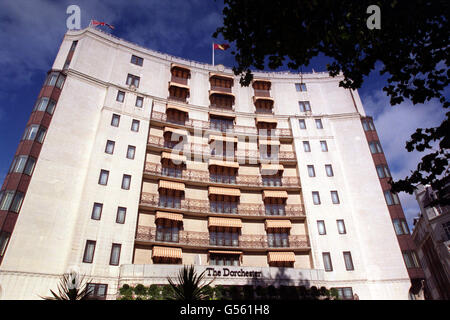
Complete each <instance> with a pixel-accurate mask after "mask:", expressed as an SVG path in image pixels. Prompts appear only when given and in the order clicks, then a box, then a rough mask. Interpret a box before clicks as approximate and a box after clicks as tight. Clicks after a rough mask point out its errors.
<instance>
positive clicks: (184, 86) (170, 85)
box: [169, 81, 189, 90]
mask: <svg viewBox="0 0 450 320" xmlns="http://www.w3.org/2000/svg"><path fill="white" fill-rule="evenodd" d="M169 87H179V88H183V89H187V90H189V86H187V85H185V84H181V83H178V82H173V81H169Z"/></svg>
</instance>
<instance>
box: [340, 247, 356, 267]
mask: <svg viewBox="0 0 450 320" xmlns="http://www.w3.org/2000/svg"><path fill="white" fill-rule="evenodd" d="M343 254H344V262H345V269H346V270H347V271H352V270H355V269H354V267H353V260H352V254H351V253H350V251H344V252H343Z"/></svg>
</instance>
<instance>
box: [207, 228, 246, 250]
mask: <svg viewBox="0 0 450 320" xmlns="http://www.w3.org/2000/svg"><path fill="white" fill-rule="evenodd" d="M209 244H210V245H212V246H227V247H238V246H239V232H238V231H237V229H236V228H211V230H210V231H209Z"/></svg>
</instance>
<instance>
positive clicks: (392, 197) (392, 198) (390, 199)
mask: <svg viewBox="0 0 450 320" xmlns="http://www.w3.org/2000/svg"><path fill="white" fill-rule="evenodd" d="M384 198H385V199H386V203H387V205H388V206H392V205H395V204H400V200H399V199H398V195H397V194H395V193H392V192H390V191H389V190H386V191H385V192H384Z"/></svg>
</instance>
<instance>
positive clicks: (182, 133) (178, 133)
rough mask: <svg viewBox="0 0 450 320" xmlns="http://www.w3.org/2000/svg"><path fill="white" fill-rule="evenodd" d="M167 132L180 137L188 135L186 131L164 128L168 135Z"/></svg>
mask: <svg viewBox="0 0 450 320" xmlns="http://www.w3.org/2000/svg"><path fill="white" fill-rule="evenodd" d="M166 132H171V133H175V134H177V135H179V136H187V135H188V133H187V131H186V130H182V129H176V128H172V127H164V133H166Z"/></svg>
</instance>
